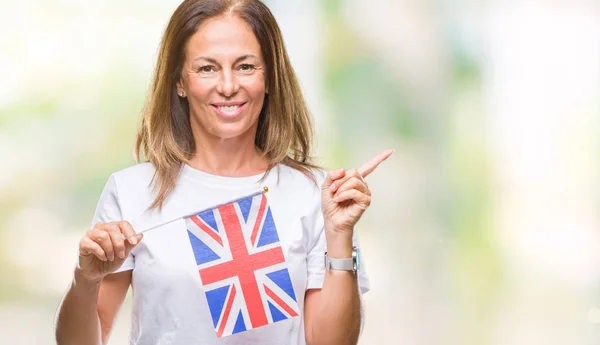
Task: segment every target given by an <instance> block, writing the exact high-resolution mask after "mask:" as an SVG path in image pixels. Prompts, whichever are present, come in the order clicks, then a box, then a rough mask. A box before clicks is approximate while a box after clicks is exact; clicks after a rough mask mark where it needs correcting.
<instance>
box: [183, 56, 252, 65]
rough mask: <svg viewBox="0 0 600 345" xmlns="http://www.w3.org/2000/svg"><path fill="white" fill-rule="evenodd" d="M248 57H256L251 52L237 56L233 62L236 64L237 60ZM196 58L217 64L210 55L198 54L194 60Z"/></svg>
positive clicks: (196, 59)
mask: <svg viewBox="0 0 600 345" xmlns="http://www.w3.org/2000/svg"><path fill="white" fill-rule="evenodd" d="M249 58H256V56H255V55H252V54H246V55H242V56H240V57H238V58H237V59H235V61H234V64H236V63H238V62H241V61H243V60H246V59H249ZM198 60H205V61H208V62H210V63H213V64H215V65H218V64H219V63H218V62H217V60H215V59H213V58H210V57H207V56H199V57H197V58H195V59H194V61H198Z"/></svg>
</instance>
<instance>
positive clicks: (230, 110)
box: [219, 105, 240, 113]
mask: <svg viewBox="0 0 600 345" xmlns="http://www.w3.org/2000/svg"><path fill="white" fill-rule="evenodd" d="M239 107H240V106H239V105H222V106H219V110H221V111H223V112H226V113H235V112H236V110H237V109H238V108H239Z"/></svg>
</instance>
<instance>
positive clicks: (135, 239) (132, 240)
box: [129, 235, 137, 245]
mask: <svg viewBox="0 0 600 345" xmlns="http://www.w3.org/2000/svg"><path fill="white" fill-rule="evenodd" d="M129 243H131V244H133V245H136V244H137V238H136V237H135V235H133V236H131V237H129Z"/></svg>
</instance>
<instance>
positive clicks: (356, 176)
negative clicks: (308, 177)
mask: <svg viewBox="0 0 600 345" xmlns="http://www.w3.org/2000/svg"><path fill="white" fill-rule="evenodd" d="M393 152H394V150H385V151H383V152H381V153H379V154H378V155H377V156H375V157H374V158H373V159H371V160H369V161H368V162H367V163H365V164H363V165H362V166H361V167H360V168H358V169H357V170H356V169H348V170H345V169H339V170H333V171H330V172H329V173H328V174H327V177H326V179H325V181H324V182H323V186H322V187H321V201H322V208H323V217H324V220H325V231H326V237H327V242H328V244H329V243H330V240H334V239H335V240H337V238H341V239H342V240H343V239H345V240H346V242H347V241H348V240H350V241H351V239H352V232H353V229H354V226H355V225H356V222H358V220H359V219H360V217H361V216H362V214H363V213H364V212H365V210H366V209H367V207H369V205H370V204H371V191H370V190H369V187H368V186H367V183H366V182H365V181H364V178H365V177H367V175H369V174H370V173H371V172H372V171H373V170H375V168H377V166H378V165H379V164H380V163H381V162H383V161H384V160H386V159H387V158H388V157H389V156H390V155H391V154H392V153H393Z"/></svg>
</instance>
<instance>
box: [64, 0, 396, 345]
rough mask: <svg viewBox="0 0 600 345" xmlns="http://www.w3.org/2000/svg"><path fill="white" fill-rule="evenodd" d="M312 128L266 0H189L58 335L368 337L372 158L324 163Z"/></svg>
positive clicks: (83, 244)
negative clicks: (129, 302)
mask: <svg viewBox="0 0 600 345" xmlns="http://www.w3.org/2000/svg"><path fill="white" fill-rule="evenodd" d="M311 136H312V127H311V121H310V118H309V113H308V110H307V107H306V104H305V101H304V99H303V96H302V94H301V91H300V87H299V85H298V81H297V79H296V76H295V75H294V71H293V69H292V67H291V65H290V62H289V58H288V55H287V52H286V50H285V47H284V43H283V39H282V36H281V32H280V30H279V28H278V26H277V23H276V21H275V19H274V18H273V16H272V14H271V12H270V11H269V9H268V8H267V7H266V6H265V5H264V4H263V3H261V2H260V1H258V0H239V1H236V0H229V1H228V0H186V1H184V2H183V3H182V4H181V5H180V6H179V7H178V8H177V9H176V11H175V12H174V14H173V15H172V17H171V19H170V21H169V23H168V26H167V28H166V31H165V33H164V37H163V39H162V42H161V46H160V50H159V54H158V61H157V64H156V71H155V76H154V80H153V83H152V85H151V89H150V94H149V97H148V103H147V106H146V108H145V112H144V115H143V118H142V121H141V125H140V129H139V132H138V136H137V144H136V155H137V157H140V156H143V158H144V159H145V160H146V161H147V162H145V163H141V164H137V165H134V166H132V167H129V168H126V169H124V170H121V171H118V172H116V173H114V174H112V175H111V176H110V178H109V180H108V182H107V184H106V186H105V189H104V191H103V193H102V195H101V196H100V200H99V203H98V207H97V209H96V213H95V215H94V219H93V222H92V229H91V230H89V231H88V232H87V233H86V234H85V236H84V237H83V238H82V239H81V241H80V243H79V260H78V264H77V267H76V269H75V271H74V277H73V282H72V283H71V285H70V287H69V289H68V291H67V293H66V295H65V297H64V299H63V301H62V303H61V305H60V308H59V311H58V316H57V323H56V338H57V342H58V344H59V345H68V344H76V345H97V344H106V343H107V341H108V335H109V333H110V331H111V328H112V326H113V323H114V320H115V318H116V315H117V312H118V310H119V308H120V306H121V304H122V303H123V300H124V299H125V295H126V293H127V290H128V289H129V286H131V287H132V289H133V312H132V316H131V318H132V329H131V335H130V344H143V345H150V344H152V345H157V344H158V345H167V344H169V345H200V344H202V345H213V344H215V345H216V344H273V345H275V344H276V345H282V344H310V345H315V344H355V343H356V342H357V339H358V336H359V332H360V328H361V307H360V296H359V293H360V292H363V293H364V292H366V291H367V290H368V282H367V278H366V275H365V273H364V270H361V269H360V268H359V263H360V259H359V258H358V256H357V248H356V247H354V246H355V245H356V242H355V239H356V236H355V234H354V227H355V224H356V222H357V221H358V219H359V218H360V216H361V215H362V213H363V212H364V210H365V209H366V208H367V207H368V206H369V204H370V199H371V197H370V195H371V194H370V192H369V189H368V187H367V185H366V184H365V182H364V180H363V177H365V176H366V175H367V174H369V173H370V172H371V171H373V170H374V169H375V167H376V166H377V165H378V164H379V163H381V161H383V160H384V159H386V158H387V157H388V156H389V155H390V154H391V153H392V151H384V152H382V153H381V154H379V155H378V156H376V157H375V158H374V159H372V160H371V161H369V162H367V163H366V164H365V165H363V166H362V167H361V168H359V169H358V170H354V169H348V170H345V169H340V170H335V171H331V172H329V173H326V172H323V170H321V169H319V168H317V167H316V166H314V165H313V164H311V163H310V147H311Z"/></svg>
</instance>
